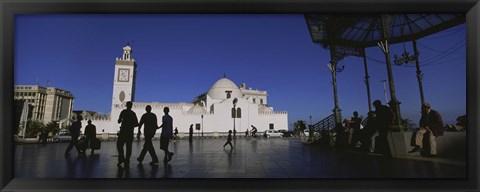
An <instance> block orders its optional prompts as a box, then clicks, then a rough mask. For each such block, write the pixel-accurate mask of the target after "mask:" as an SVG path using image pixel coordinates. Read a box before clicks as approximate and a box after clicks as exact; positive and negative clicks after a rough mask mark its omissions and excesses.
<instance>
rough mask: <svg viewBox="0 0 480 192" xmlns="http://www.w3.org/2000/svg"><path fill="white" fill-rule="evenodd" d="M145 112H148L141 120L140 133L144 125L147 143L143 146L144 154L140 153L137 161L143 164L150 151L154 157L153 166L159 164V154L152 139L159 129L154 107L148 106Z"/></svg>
mask: <svg viewBox="0 0 480 192" xmlns="http://www.w3.org/2000/svg"><path fill="white" fill-rule="evenodd" d="M145 111H147V112H146V113H145V114H143V115H142V118H140V123H139V125H138V131H139V132H140V129H141V128H142V125H145V129H144V130H143V135H144V136H145V143H144V144H143V149H142V152H140V156H139V157H138V158H137V160H138V162H139V163H140V164H141V163H142V161H143V159H144V158H145V155H146V154H147V151H148V153H150V156H151V157H152V162H150V165H152V166H153V165H155V164H157V163H158V158H157V154H156V153H155V148H154V147H153V143H152V139H153V137H154V136H155V132H156V131H157V129H158V123H157V115H155V113H152V106H150V105H147V107H145Z"/></svg>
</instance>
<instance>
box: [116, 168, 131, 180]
mask: <svg viewBox="0 0 480 192" xmlns="http://www.w3.org/2000/svg"><path fill="white" fill-rule="evenodd" d="M117 168H118V170H117V178H130V166H125V167H122V166H117Z"/></svg>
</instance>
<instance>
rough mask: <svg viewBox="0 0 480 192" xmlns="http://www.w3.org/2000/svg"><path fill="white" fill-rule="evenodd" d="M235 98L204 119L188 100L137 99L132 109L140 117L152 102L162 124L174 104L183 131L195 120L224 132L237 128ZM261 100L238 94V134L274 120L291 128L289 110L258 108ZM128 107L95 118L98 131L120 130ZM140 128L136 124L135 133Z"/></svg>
mask: <svg viewBox="0 0 480 192" xmlns="http://www.w3.org/2000/svg"><path fill="white" fill-rule="evenodd" d="M232 101H233V98H230V99H227V100H224V101H223V102H219V103H215V104H214V107H215V113H204V114H203V121H202V117H201V115H202V114H201V113H198V114H188V113H186V111H188V109H190V108H191V107H192V106H193V105H192V104H187V103H174V104H168V103H165V104H163V103H136V102H134V104H133V107H132V110H133V111H134V112H135V113H136V115H137V118H138V120H139V121H140V118H141V117H142V115H143V114H144V113H145V112H146V111H145V107H146V106H147V105H151V106H152V112H153V113H155V114H156V115H157V119H158V125H159V126H160V125H161V124H162V116H163V115H164V113H163V108H164V107H169V108H170V113H169V114H170V116H172V118H173V127H174V128H175V127H177V128H178V131H179V132H180V133H182V134H183V133H186V134H187V135H188V132H189V127H190V125H191V124H193V128H194V133H195V134H198V133H201V131H202V130H201V129H202V126H203V132H204V133H215V132H219V133H224V132H228V130H232V131H233V124H234V119H233V118H232V116H231V110H232V107H233V102H232ZM258 106H259V105H258V104H253V103H250V102H249V101H247V100H245V99H243V98H238V102H237V105H236V108H241V111H242V116H241V118H235V130H237V134H243V133H244V132H245V130H246V129H247V128H248V129H251V127H250V126H251V125H254V126H255V127H257V129H258V131H259V132H263V131H265V130H268V129H269V124H271V123H273V124H274V129H275V130H278V129H288V114H287V113H286V112H273V111H272V112H263V113H259V112H258ZM123 109H124V107H123V108H122V107H118V108H115V111H117V112H112V114H115V116H112V118H111V119H101V120H99V119H92V123H93V124H94V125H95V126H96V127H97V133H98V134H100V133H102V130H104V132H105V133H117V132H118V131H119V130H120V128H119V127H120V124H118V123H117V120H118V116H119V114H120V111H121V110H123ZM86 120H87V119H85V120H84V121H83V122H82V125H83V127H85V126H86V125H87V123H86ZM196 124H199V126H200V130H196V129H195V128H196ZM136 132H137V128H135V133H136ZM160 132H161V130H158V131H157V133H160Z"/></svg>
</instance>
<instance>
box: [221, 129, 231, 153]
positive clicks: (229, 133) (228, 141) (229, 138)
mask: <svg viewBox="0 0 480 192" xmlns="http://www.w3.org/2000/svg"><path fill="white" fill-rule="evenodd" d="M227 145H230V150H232V149H233V145H232V130H228V136H227V142H226V143H225V144H224V145H223V149H225V146H227Z"/></svg>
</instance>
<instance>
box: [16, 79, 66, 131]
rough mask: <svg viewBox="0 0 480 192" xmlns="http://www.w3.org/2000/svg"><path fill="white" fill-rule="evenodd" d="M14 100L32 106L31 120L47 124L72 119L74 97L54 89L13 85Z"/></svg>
mask: <svg viewBox="0 0 480 192" xmlns="http://www.w3.org/2000/svg"><path fill="white" fill-rule="evenodd" d="M14 100H15V101H16V102H22V103H23V102H26V104H28V105H30V106H33V108H32V111H31V112H30V113H31V114H32V116H31V120H34V121H40V122H43V123H49V122H52V121H61V120H63V119H71V118H72V109H73V100H74V96H73V95H72V94H71V93H70V92H69V91H65V90H62V89H59V88H55V87H42V86H38V85H15V87H14Z"/></svg>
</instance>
